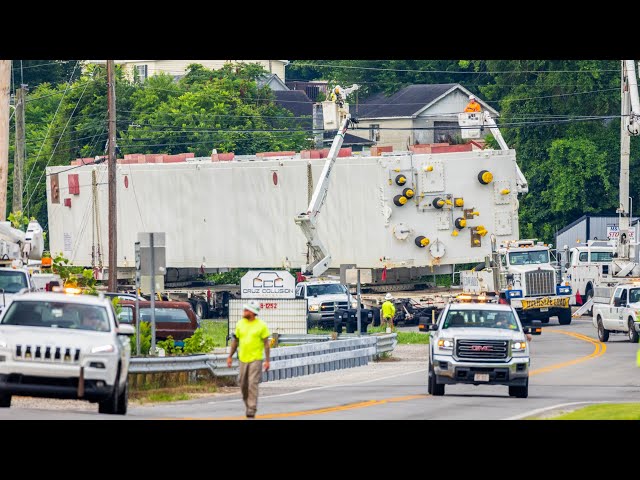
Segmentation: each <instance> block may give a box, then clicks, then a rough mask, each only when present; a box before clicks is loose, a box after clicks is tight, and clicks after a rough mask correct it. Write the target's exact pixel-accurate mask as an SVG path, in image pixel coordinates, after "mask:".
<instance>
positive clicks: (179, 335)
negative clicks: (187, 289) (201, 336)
mask: <svg viewBox="0 0 640 480" xmlns="http://www.w3.org/2000/svg"><path fill="white" fill-rule="evenodd" d="M139 305H140V320H141V321H143V322H148V323H151V302H149V301H140V302H139ZM120 306H121V307H122V311H121V312H120V315H118V321H120V322H122V323H130V324H135V321H134V319H135V318H136V317H135V308H136V304H135V301H131V300H123V301H122V302H120ZM155 311H156V338H157V339H159V340H164V339H166V338H167V337H168V336H169V335H170V336H171V337H173V339H174V340H176V343H178V344H179V343H180V342H181V341H182V340H184V339H185V338H188V337H190V336H191V335H193V332H195V331H196V329H197V328H198V327H199V323H200V321H199V319H198V317H197V316H196V314H195V312H194V311H193V308H191V304H190V303H189V302H167V301H156V302H155Z"/></svg>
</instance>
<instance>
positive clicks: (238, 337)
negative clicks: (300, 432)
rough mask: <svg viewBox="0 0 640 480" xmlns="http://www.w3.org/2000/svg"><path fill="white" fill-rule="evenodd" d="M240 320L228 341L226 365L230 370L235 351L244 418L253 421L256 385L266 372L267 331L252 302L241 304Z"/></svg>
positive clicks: (256, 307)
mask: <svg viewBox="0 0 640 480" xmlns="http://www.w3.org/2000/svg"><path fill="white" fill-rule="evenodd" d="M243 308H244V312H243V318H242V319H241V320H240V321H239V322H238V325H237V326H236V330H235V335H234V337H233V340H232V342H231V351H230V352H229V357H228V358H227V366H228V367H231V365H232V362H233V359H232V357H233V354H234V353H235V352H236V350H238V348H239V350H238V360H239V362H240V377H239V383H240V390H241V391H242V400H244V404H245V407H246V415H247V418H254V417H255V416H256V410H257V408H258V384H259V383H260V379H261V378H262V371H263V368H264V371H265V372H266V371H267V370H269V335H271V333H270V332H269V328H268V327H267V324H266V323H264V322H263V321H262V320H260V319H259V318H258V317H257V315H258V313H260V304H259V303H258V302H256V301H255V300H251V301H250V302H248V303H246V304H245V305H243Z"/></svg>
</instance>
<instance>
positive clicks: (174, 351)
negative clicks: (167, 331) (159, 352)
mask: <svg viewBox="0 0 640 480" xmlns="http://www.w3.org/2000/svg"><path fill="white" fill-rule="evenodd" d="M156 346H157V347H158V348H161V349H163V350H164V354H165V355H181V354H182V347H178V346H176V342H175V341H174V340H173V337H172V336H171V335H169V336H168V337H167V338H166V340H160V341H159V342H156Z"/></svg>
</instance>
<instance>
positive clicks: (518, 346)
mask: <svg viewBox="0 0 640 480" xmlns="http://www.w3.org/2000/svg"><path fill="white" fill-rule="evenodd" d="M526 348H527V342H526V341H519V342H513V343H512V344H511V351H513V352H523V351H524V350H526Z"/></svg>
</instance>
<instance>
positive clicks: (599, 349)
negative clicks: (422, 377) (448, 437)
mask: <svg viewBox="0 0 640 480" xmlns="http://www.w3.org/2000/svg"><path fill="white" fill-rule="evenodd" d="M549 332H551V333H559V334H562V335H568V336H570V337H574V338H576V339H578V340H582V341H584V342H588V343H591V344H592V345H593V346H594V349H593V352H591V353H590V354H589V355H585V356H582V357H579V358H576V359H573V360H568V361H566V362H562V363H556V364H554V365H549V366H548V367H543V368H537V369H535V370H531V371H530V372H529V376H531V375H539V374H541V373H548V372H552V371H554V370H558V369H560V368H565V367H569V366H571V365H575V364H577V363H581V362H584V361H586V360H590V359H592V358H596V357H599V356H601V355H603V354H604V352H606V351H607V346H606V345H605V344H604V343H601V342H599V341H597V340H594V339H593V338H591V337H587V336H586V335H582V334H581V333H576V332H569V331H566V330H549ZM430 396H431V395H424V394H423V395H405V396H404V397H393V398H385V399H382V400H365V401H363V402H356V403H348V404H346V405H336V406H333V407H325V408H317V409H314V410H301V411H298V412H283V413H266V414H264V415H256V418H258V419H265V420H267V419H277V418H292V417H303V416H310V415H321V414H323V413H332V412H345V411H348V410H355V409H359V408H367V407H374V406H377V405H385V404H387V403H396V402H406V401H408V400H415V399H418V398H426V397H430ZM244 419H245V417H240V416H238V417H218V418H215V417H179V418H178V417H176V418H165V420H244Z"/></svg>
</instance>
